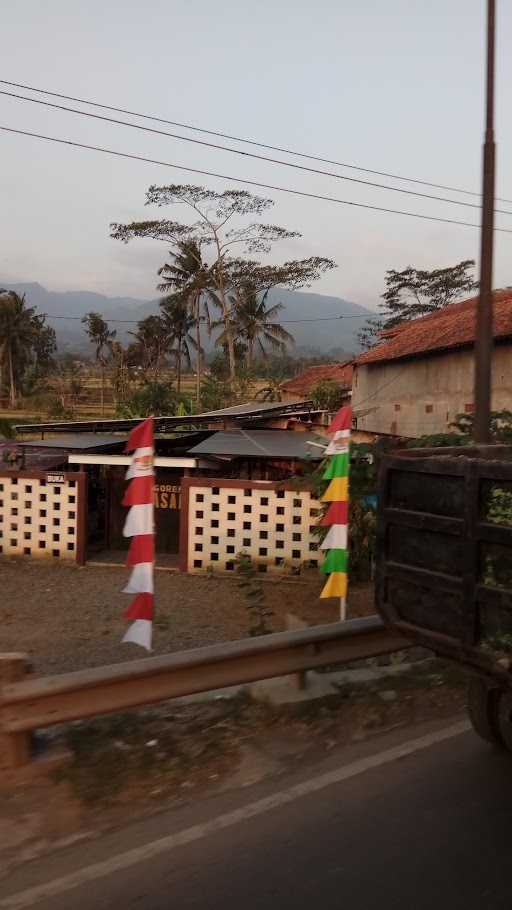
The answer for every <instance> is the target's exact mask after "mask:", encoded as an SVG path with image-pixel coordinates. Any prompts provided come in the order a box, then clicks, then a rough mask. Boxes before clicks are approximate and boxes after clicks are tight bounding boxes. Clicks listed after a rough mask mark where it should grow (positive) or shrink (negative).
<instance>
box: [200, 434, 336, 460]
mask: <svg viewBox="0 0 512 910" xmlns="http://www.w3.org/2000/svg"><path fill="white" fill-rule="evenodd" d="M311 443H318V444H319V445H322V448H320V447H319V445H311ZM325 445H327V440H325V439H323V437H322V436H318V435H316V434H310V433H302V432H294V431H293V430H252V429H251V430H219V431H218V432H216V433H212V435H211V436H210V437H209V438H208V439H205V440H203V442H200V443H199V445H197V446H194V448H192V449H190V451H189V455H212V456H216V455H217V456H226V455H232V456H238V457H242V458H287V459H294V460H295V459H302V458H308V459H315V460H318V459H321V458H323V446H325Z"/></svg>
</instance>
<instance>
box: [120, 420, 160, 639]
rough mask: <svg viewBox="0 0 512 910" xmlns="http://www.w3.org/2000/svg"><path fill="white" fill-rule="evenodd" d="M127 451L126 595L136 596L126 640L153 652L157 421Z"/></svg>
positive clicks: (147, 423)
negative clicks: (155, 436) (128, 456)
mask: <svg viewBox="0 0 512 910" xmlns="http://www.w3.org/2000/svg"><path fill="white" fill-rule="evenodd" d="M126 451H127V452H133V455H132V460H131V463H130V467H129V468H128V471H127V472H126V479H127V480H129V481H130V483H129V485H128V488H127V490H126V492H125V495H124V497H123V505H125V506H129V510H128V514H127V516H126V521H125V524H124V528H123V535H124V537H131V538H132V542H131V544H130V550H129V552H128V558H127V560H126V565H127V566H130V567H131V570H132V571H131V574H130V578H129V579H128V584H127V585H126V586H125V588H123V593H125V594H134V595H135V597H134V598H133V600H132V602H131V604H130V606H129V607H128V609H127V610H126V611H125V613H124V616H125V619H132V620H134V621H133V622H132V624H131V626H130V627H129V629H128V631H127V632H126V634H125V636H124V638H123V641H129V642H133V643H134V644H137V645H140V646H141V647H142V648H146V650H148V651H151V639H152V628H153V598H154V584H153V575H154V559H155V543H154V525H153V521H154V515H153V509H154V496H153V489H154V467H153V461H154V440H153V418H152V417H148V418H147V419H146V420H144V421H143V422H142V423H140V424H139V425H138V426H136V427H135V428H134V429H133V430H132V432H131V433H130V435H129V437H128V441H127V443H126Z"/></svg>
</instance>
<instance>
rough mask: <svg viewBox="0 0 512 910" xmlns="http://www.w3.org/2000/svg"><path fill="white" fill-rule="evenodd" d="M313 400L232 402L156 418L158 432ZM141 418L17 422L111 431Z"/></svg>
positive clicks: (24, 429)
mask: <svg viewBox="0 0 512 910" xmlns="http://www.w3.org/2000/svg"><path fill="white" fill-rule="evenodd" d="M312 405H313V402H312V401H297V402H290V401H283V402H276V401H249V402H245V404H236V405H232V406H231V407H229V408H221V409H220V410H218V411H205V412H204V413H203V414H186V415H183V416H180V417H177V416H173V417H155V432H156V433H167V432H172V431H174V430H175V429H181V428H183V427H186V426H192V427H193V426H198V427H201V426H204V424H205V423H210V422H212V421H215V420H219V421H221V420H223V419H224V418H229V417H231V418H233V419H234V420H239V421H240V422H243V421H247V420H258V419H260V418H264V417H265V416H266V415H269V416H272V417H277V416H279V415H280V414H297V413H308V412H309V411H310V410H311V408H312ZM140 420H141V418H129V419H128V418H125V419H118V418H116V419H112V420H110V419H106V420H73V421H65V422H63V421H58V422H53V423H34V424H16V430H17V431H18V432H19V433H37V432H40V433H42V432H43V433H70V432H75V433H88V432H89V433H92V432H94V431H101V430H103V431H104V432H105V431H109V430H110V431H111V432H113V433H127V432H129V431H130V430H131V429H133V427H135V426H137V424H138V423H140Z"/></svg>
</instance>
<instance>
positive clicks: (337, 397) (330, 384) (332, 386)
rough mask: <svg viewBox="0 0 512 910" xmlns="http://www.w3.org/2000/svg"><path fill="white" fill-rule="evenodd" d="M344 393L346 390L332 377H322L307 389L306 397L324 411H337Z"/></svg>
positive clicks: (344, 395) (344, 396) (345, 393)
mask: <svg viewBox="0 0 512 910" xmlns="http://www.w3.org/2000/svg"><path fill="white" fill-rule="evenodd" d="M346 395H347V390H346V389H344V388H343V386H341V385H339V383H337V382H334V381H333V380H332V379H322V380H321V381H320V382H317V383H316V385H314V386H311V388H310V389H309V391H308V398H311V399H312V400H313V403H314V405H315V407H316V408H320V409H321V410H323V409H325V410H326V411H337V410H338V408H340V407H341V405H342V404H343V401H344V400H345V399H346Z"/></svg>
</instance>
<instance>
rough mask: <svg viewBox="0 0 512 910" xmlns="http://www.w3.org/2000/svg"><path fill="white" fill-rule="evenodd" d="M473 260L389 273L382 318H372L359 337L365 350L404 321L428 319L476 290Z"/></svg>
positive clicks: (380, 305) (390, 271)
mask: <svg viewBox="0 0 512 910" xmlns="http://www.w3.org/2000/svg"><path fill="white" fill-rule="evenodd" d="M474 266H475V262H474V260H473V259H463V260H462V261H461V262H458V263H457V264H456V265H453V266H448V267H447V268H444V269H432V270H431V271H428V270H425V269H415V268H413V267H412V266H410V265H409V266H407V268H406V269H403V271H401V272H398V271H397V270H396V269H389V270H388V271H387V272H386V290H385V291H384V293H383V295H382V301H383V302H382V303H380V304H379V309H380V310H381V315H380V316H377V317H375V318H372V319H369V320H368V321H367V322H366V323H365V325H364V326H363V327H362V329H361V331H360V332H359V335H358V340H359V343H360V344H361V346H362V347H363V348H369V347H372V345H374V344H375V343H376V341H377V340H378V334H379V332H380V331H382V330H383V329H384V330H387V329H391V328H393V327H394V326H396V325H398V324H399V323H401V322H408V321H409V320H411V319H417V318H418V317H420V316H427V315H428V314H429V313H435V312H436V311H437V310H440V309H442V308H443V307H445V306H448V304H450V303H455V301H456V300H458V299H459V298H460V297H462V296H463V295H465V294H469V293H471V291H473V290H474V289H475V288H476V287H478V284H477V282H476V281H475V280H474V277H473V274H472V271H473V269H474Z"/></svg>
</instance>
